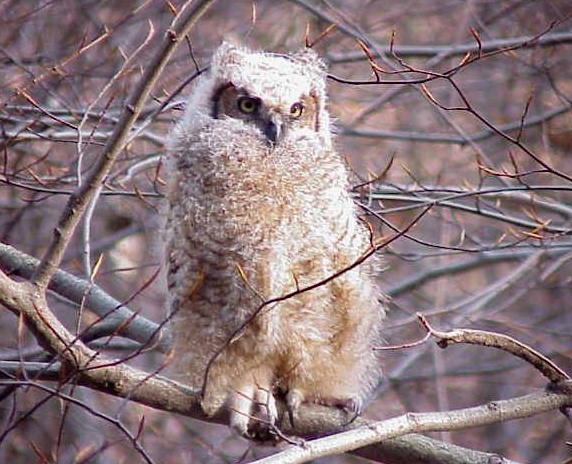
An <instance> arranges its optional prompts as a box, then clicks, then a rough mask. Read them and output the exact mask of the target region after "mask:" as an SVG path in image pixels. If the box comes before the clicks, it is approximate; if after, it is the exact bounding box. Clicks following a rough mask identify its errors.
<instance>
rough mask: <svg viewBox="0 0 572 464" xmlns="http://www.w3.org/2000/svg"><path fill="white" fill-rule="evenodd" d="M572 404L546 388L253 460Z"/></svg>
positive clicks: (265, 463)
mask: <svg viewBox="0 0 572 464" xmlns="http://www.w3.org/2000/svg"><path fill="white" fill-rule="evenodd" d="M570 405H572V396H570V395H567V394H564V393H553V392H549V391H544V390H543V391H539V392H536V393H532V394H530V395H526V396H521V397H519V398H512V399H509V400H501V401H493V402H490V403H488V404H485V405H481V406H476V407H472V408H465V409H458V410H455V411H446V412H433V413H407V414H404V415H402V416H399V417H395V418H392V419H388V420H384V421H380V422H376V423H373V424H368V425H365V426H360V427H357V428H355V429H352V430H348V431H345V432H340V433H337V434H335V435H331V436H328V437H324V438H319V439H317V440H313V441H309V442H306V443H305V444H304V446H294V445H293V446H290V447H288V449H286V450H285V451H283V452H280V453H278V454H275V455H273V456H270V457H267V458H264V459H259V460H257V461H253V462H252V464H254V463H256V464H299V463H303V462H306V461H308V460H310V459H314V458H318V457H323V456H331V455H333V454H338V453H343V452H347V451H350V450H355V449H358V448H361V447H363V446H367V445H371V444H373V443H378V442H381V441H382V440H387V439H389V438H394V437H399V436H403V435H406V434H409V433H419V432H435V431H453V430H462V429H465V428H471V427H478V426H483V425H489V424H495V423H499V422H505V421H507V420H514V419H522V418H525V417H530V416H532V415H535V414H540V413H543V412H548V411H554V410H558V409H560V408H562V407H566V406H570ZM489 457H490V455H489ZM387 462H388V463H391V462H393V461H391V460H390V461H387ZM477 462H478V461H477ZM489 462H490V461H489Z"/></svg>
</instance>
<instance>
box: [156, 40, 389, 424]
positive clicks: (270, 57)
mask: <svg viewBox="0 0 572 464" xmlns="http://www.w3.org/2000/svg"><path fill="white" fill-rule="evenodd" d="M229 84H232V86H233V88H236V89H239V91H240V92H242V93H243V94H248V95H251V96H255V97H256V98H257V99H259V100H260V101H261V105H266V106H267V107H268V108H271V109H272V111H277V112H280V111H282V110H281V108H285V109H286V110H284V112H285V113H287V108H290V107H291V105H292V104H293V103H295V102H298V101H300V99H301V98H302V97H303V96H306V97H307V96H309V95H312V98H314V99H315V101H316V102H317V104H316V115H315V118H314V119H312V121H314V120H315V124H314V123H312V125H311V126H309V127H301V126H292V128H291V129H289V130H287V131H285V133H284V137H283V138H281V139H280V140H279V141H277V142H276V143H269V142H268V140H267V139H266V137H265V135H264V133H263V132H262V131H261V129H260V126H257V125H254V124H251V123H249V121H248V120H240V119H236V118H233V117H227V116H224V115H222V116H220V115H219V116H218V117H216V118H215V117H213V101H214V99H215V98H216V94H217V89H219V88H224V86H227V85H229ZM221 86H222V87H221ZM325 105H326V92H325V69H324V66H323V64H322V63H321V61H320V60H319V59H318V58H317V56H316V55H315V54H314V53H313V52H311V51H304V52H301V53H299V54H295V55H291V56H284V55H275V54H266V53H263V52H252V51H250V50H247V49H245V48H241V47H236V46H233V45H229V44H223V45H222V46H221V47H220V48H219V49H218V50H217V52H216V53H215V55H214V58H213V61H212V64H211V68H210V70H209V72H208V73H207V74H206V75H205V76H204V77H203V78H202V79H201V81H200V82H199V83H198V84H197V85H196V86H195V88H194V90H193V93H192V95H191V96H190V98H189V101H188V103H187V109H186V112H185V115H184V117H183V119H182V120H181V122H180V123H179V124H178V125H177V127H176V128H175V130H174V131H173V134H172V135H171V138H170V146H169V156H168V161H167V169H166V177H167V179H168V183H169V187H168V193H167V203H168V205H167V212H166V218H167V221H166V227H165V234H166V243H167V247H166V259H168V264H169V294H170V300H171V308H172V310H173V311H175V312H176V314H175V316H174V320H173V324H172V327H173V332H174V346H175V356H174V360H173V362H174V364H175V365H174V370H175V371H176V372H177V374H178V375H179V376H180V378H181V379H182V380H183V381H185V382H187V383H189V384H190V385H192V386H195V387H202V386H203V381H204V378H205V371H206V368H207V365H208V364H209V361H211V359H212V358H213V356H214V355H215V354H217V353H218V354H217V356H216V358H215V359H214V361H213V362H212V364H211V366H210V368H209V370H208V377H207V379H206V383H205V384H204V385H205V390H204V392H203V393H204V397H203V402H202V406H203V409H204V410H205V412H206V413H207V414H209V415H212V414H215V413H216V412H217V411H219V410H220V409H221V408H222V407H223V406H225V405H226V406H227V407H229V408H230V410H231V423H232V425H234V426H235V427H236V428H237V429H239V430H240V431H241V432H242V433H245V434H246V433H247V429H248V426H249V422H250V421H251V419H249V417H251V416H255V417H259V418H263V419H266V420H273V419H274V417H275V414H276V412H275V405H274V396H275V395H279V394H284V395H285V398H286V399H287V401H288V403H289V406H290V407H291V408H295V407H296V406H297V405H298V404H299V403H300V402H301V401H315V402H320V403H324V404H331V405H338V406H342V407H346V408H348V409H354V410H355V409H359V407H360V405H361V404H362V403H363V401H364V400H365V399H366V397H367V396H368V395H369V394H370V393H371V391H372V389H373V387H374V386H375V385H376V384H377V382H378V381H379V377H380V366H379V361H378V359H377V357H376V355H375V353H374V352H373V350H372V347H373V346H374V344H375V343H376V341H377V337H378V335H379V326H380V322H381V319H382V318H383V314H384V311H383V306H382V305H381V304H380V303H379V302H378V300H379V297H380V295H379V294H378V291H377V289H376V286H375V283H374V279H373V274H374V273H375V272H376V270H377V269H376V264H375V262H374V261H372V260H368V261H366V262H364V263H363V264H361V265H359V266H357V267H355V268H353V269H351V270H349V271H347V272H344V273H342V274H340V275H339V276H337V277H336V278H334V279H333V280H331V281H329V282H328V283H326V284H324V285H321V286H318V287H317V288H315V289H312V290H310V291H307V292H302V293H300V294H298V295H296V296H293V297H291V298H288V299H286V300H284V301H280V302H278V303H274V304H271V305H268V306H266V307H265V308H264V309H263V311H261V313H260V314H259V315H257V316H256V317H255V318H254V319H253V320H252V321H251V322H250V323H249V324H247V326H246V327H245V328H244V330H243V331H242V332H241V333H240V334H239V335H238V336H237V337H235V338H233V339H232V341H229V339H230V337H231V336H232V335H233V333H234V332H235V331H236V330H237V328H239V327H240V326H241V325H242V324H243V323H244V321H246V320H247V319H248V318H249V317H250V316H251V315H252V314H253V313H254V312H255V311H256V310H257V308H259V307H260V306H261V305H262V304H263V302H264V301H267V300H269V299H272V298H277V297H281V296H283V295H286V294H288V293H290V292H293V291H296V290H297V289H299V288H304V287H307V286H310V285H313V284H315V283H317V282H320V281H322V280H324V279H326V278H328V277H330V276H332V275H334V274H336V273H338V272H340V271H342V270H343V269H345V268H347V267H348V266H350V265H352V264H353V263H354V262H355V261H356V260H357V259H358V258H359V257H360V256H362V254H363V253H365V252H366V251H367V250H368V249H369V248H370V236H369V231H368V230H367V228H366V227H365V225H364V224H363V223H361V222H360V220H359V219H358V217H357V214H356V210H355V206H354V204H353V202H352V200H351V198H350V196H349V193H348V179H347V178H348V173H347V171H346V167H345V164H344V162H343V160H342V159H341V157H340V156H339V155H338V154H337V153H335V151H333V149H332V147H331V138H330V124H329V115H328V113H327V111H326V107H325ZM284 117H285V120H288V117H287V116H284ZM219 351H220V352H219Z"/></svg>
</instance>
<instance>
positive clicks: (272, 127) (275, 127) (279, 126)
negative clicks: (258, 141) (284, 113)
mask: <svg viewBox="0 0 572 464" xmlns="http://www.w3.org/2000/svg"><path fill="white" fill-rule="evenodd" d="M283 125H284V123H283V121H282V118H281V117H280V116H279V115H272V116H270V118H269V120H268V123H267V124H266V127H265V128H264V135H266V138H267V139H268V142H269V143H270V144H272V145H276V144H277V143H278V142H279V141H280V140H281V139H282V137H283V136H284V131H283Z"/></svg>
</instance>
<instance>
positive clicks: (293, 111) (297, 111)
mask: <svg viewBox="0 0 572 464" xmlns="http://www.w3.org/2000/svg"><path fill="white" fill-rule="evenodd" d="M303 112H304V105H302V103H300V102H298V103H294V104H293V105H292V107H291V108H290V116H291V117H293V118H294V119H298V118H299V117H300V116H302V113H303Z"/></svg>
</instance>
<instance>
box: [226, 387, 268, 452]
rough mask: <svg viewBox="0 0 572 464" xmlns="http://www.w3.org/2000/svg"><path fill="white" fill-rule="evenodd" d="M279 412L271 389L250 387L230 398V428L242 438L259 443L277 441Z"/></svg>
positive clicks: (236, 392) (238, 391)
mask: <svg viewBox="0 0 572 464" xmlns="http://www.w3.org/2000/svg"><path fill="white" fill-rule="evenodd" d="M277 417H278V412H277V409H276V402H275V400H274V396H273V395H272V392H271V391H270V389H269V388H263V387H260V386H257V385H249V386H247V387H245V388H242V389H241V390H237V391H235V392H234V393H233V394H232V395H231V398H230V426H231V427H232V428H234V429H235V430H236V431H237V432H238V433H240V434H241V435H242V436H244V437H246V438H249V439H251V440H257V441H275V440H276V434H275V433H273V430H274V429H275V424H276V420H277Z"/></svg>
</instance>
